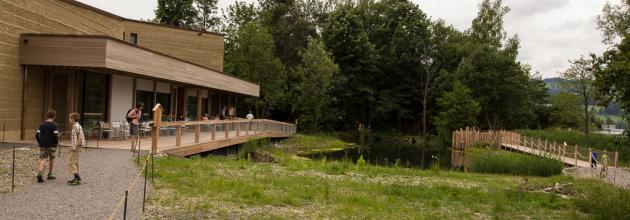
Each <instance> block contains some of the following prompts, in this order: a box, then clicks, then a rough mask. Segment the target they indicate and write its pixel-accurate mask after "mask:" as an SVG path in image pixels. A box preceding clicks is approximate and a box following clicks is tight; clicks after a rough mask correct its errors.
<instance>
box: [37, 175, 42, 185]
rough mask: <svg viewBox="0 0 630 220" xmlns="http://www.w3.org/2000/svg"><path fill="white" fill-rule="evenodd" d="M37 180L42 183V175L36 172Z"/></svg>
mask: <svg viewBox="0 0 630 220" xmlns="http://www.w3.org/2000/svg"><path fill="white" fill-rule="evenodd" d="M37 182H38V183H42V182H44V177H43V176H42V174H41V173H38V174H37Z"/></svg>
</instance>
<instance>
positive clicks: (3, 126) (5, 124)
mask: <svg viewBox="0 0 630 220" xmlns="http://www.w3.org/2000/svg"><path fill="white" fill-rule="evenodd" d="M6 133H7V123H6V122H5V123H3V124H2V143H6V142H5V141H4V136H5V135H4V134H6Z"/></svg>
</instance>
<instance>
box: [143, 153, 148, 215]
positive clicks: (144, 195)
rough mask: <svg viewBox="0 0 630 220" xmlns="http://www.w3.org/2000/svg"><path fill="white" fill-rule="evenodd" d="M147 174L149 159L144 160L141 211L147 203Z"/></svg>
mask: <svg viewBox="0 0 630 220" xmlns="http://www.w3.org/2000/svg"><path fill="white" fill-rule="evenodd" d="M148 175H149V161H148V160H146V159H145V160H144V192H143V193H142V212H144V207H145V204H146V203H147V176H148Z"/></svg>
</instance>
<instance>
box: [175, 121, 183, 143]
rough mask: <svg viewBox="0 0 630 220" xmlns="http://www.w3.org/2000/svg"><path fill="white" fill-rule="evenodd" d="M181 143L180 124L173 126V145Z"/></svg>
mask: <svg viewBox="0 0 630 220" xmlns="http://www.w3.org/2000/svg"><path fill="white" fill-rule="evenodd" d="M181 145H182V126H181V125H177V126H175V146H178V147H179V146H181Z"/></svg>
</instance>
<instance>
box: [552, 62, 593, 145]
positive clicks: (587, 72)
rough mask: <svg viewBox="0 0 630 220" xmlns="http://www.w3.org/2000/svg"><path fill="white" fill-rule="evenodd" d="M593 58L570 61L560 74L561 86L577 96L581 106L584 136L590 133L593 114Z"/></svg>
mask: <svg viewBox="0 0 630 220" xmlns="http://www.w3.org/2000/svg"><path fill="white" fill-rule="evenodd" d="M594 66H595V57H594V55H591V57H588V58H584V57H580V58H579V59H577V60H574V61H571V66H570V67H569V69H567V70H566V71H564V72H562V73H560V75H561V76H562V78H563V79H564V81H563V86H564V87H565V88H567V89H568V90H569V91H571V92H573V93H575V94H577V96H578V97H579V101H580V103H581V106H582V111H581V115H582V117H581V119H582V123H583V125H584V132H585V133H586V136H588V135H589V133H590V125H591V124H590V123H591V119H592V118H593V114H594V113H595V109H596V108H595V105H596V104H597V102H596V100H597V99H596V97H595V95H596V90H595V85H594V83H595V69H594Z"/></svg>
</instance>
